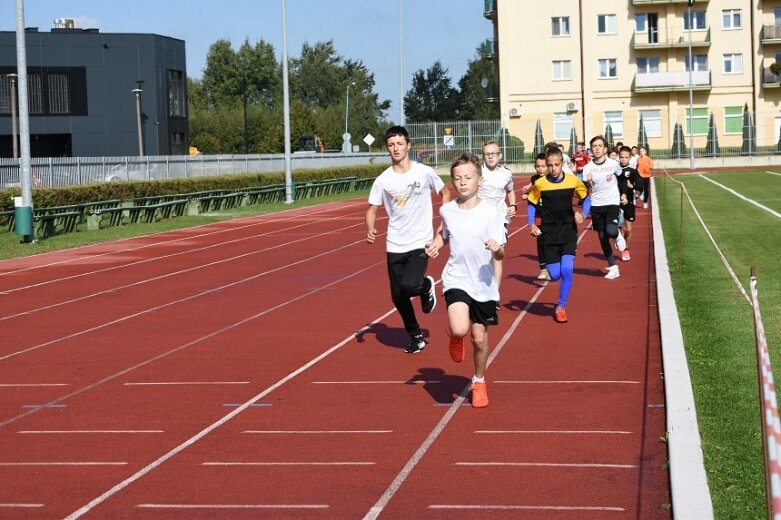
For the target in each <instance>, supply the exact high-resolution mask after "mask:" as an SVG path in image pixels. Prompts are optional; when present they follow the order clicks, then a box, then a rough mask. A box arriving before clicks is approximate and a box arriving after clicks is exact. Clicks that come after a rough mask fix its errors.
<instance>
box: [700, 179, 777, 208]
mask: <svg viewBox="0 0 781 520" xmlns="http://www.w3.org/2000/svg"><path fill="white" fill-rule="evenodd" d="M699 177H701V178H703V179H705V180H706V181H708V182H710V183H711V184H715V185H716V186H718V187H719V188H721V189H723V190H724V191H728V192H729V193H731V194H733V195H735V196H736V197H737V198H739V199H741V200H745V201H746V202H748V203H749V204H753V205H754V206H756V207H758V208H759V209H762V210H764V211H767V212H768V213H770V214H771V215H773V216H774V217H777V218H781V213H779V212H778V211H775V210H772V209H770V208H768V207H767V206H764V205H762V204H760V203H759V202H757V201H755V200H754V199H750V198H748V197H746V196H744V195H741V194H740V193H738V192H737V191H735V190H733V189H732V188H728V187H727V186H724V185H723V184H721V183H719V182H716V181H714V180H713V179H711V178H708V177H706V176H705V175H702V174H700V175H699Z"/></svg>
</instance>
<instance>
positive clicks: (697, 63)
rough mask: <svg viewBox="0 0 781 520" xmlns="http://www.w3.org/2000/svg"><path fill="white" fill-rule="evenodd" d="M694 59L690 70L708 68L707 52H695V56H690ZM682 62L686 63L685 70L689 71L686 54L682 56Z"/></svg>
mask: <svg viewBox="0 0 781 520" xmlns="http://www.w3.org/2000/svg"><path fill="white" fill-rule="evenodd" d="M692 58H693V59H694V68H692V69H691V70H693V71H704V70H708V55H707V54H697V55H695V56H692ZM684 63H685V64H686V72H688V71H689V68H690V67H689V56H686V57H685V58H684Z"/></svg>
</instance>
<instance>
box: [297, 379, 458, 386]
mask: <svg viewBox="0 0 781 520" xmlns="http://www.w3.org/2000/svg"><path fill="white" fill-rule="evenodd" d="M441 382H442V381H420V380H414V381H312V384H314V385H413V384H414V385H429V384H432V383H441Z"/></svg>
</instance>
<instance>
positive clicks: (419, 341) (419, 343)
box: [404, 336, 426, 354]
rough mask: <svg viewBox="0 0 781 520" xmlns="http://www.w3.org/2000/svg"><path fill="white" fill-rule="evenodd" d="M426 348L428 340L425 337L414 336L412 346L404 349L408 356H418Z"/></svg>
mask: <svg viewBox="0 0 781 520" xmlns="http://www.w3.org/2000/svg"><path fill="white" fill-rule="evenodd" d="M425 347H426V340H424V339H423V336H413V337H412V341H410V344H409V345H407V346H406V347H405V348H404V352H406V353H407V354H417V353H418V352H420V351H422V350H423V349H424V348H425Z"/></svg>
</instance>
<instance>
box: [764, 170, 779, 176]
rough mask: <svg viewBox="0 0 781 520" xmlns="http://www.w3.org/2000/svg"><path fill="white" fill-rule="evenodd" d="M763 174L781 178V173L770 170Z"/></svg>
mask: <svg viewBox="0 0 781 520" xmlns="http://www.w3.org/2000/svg"><path fill="white" fill-rule="evenodd" d="M765 173H769V174H770V175H776V176H778V177H781V173H778V172H771V171H770V170H767V171H765Z"/></svg>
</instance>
